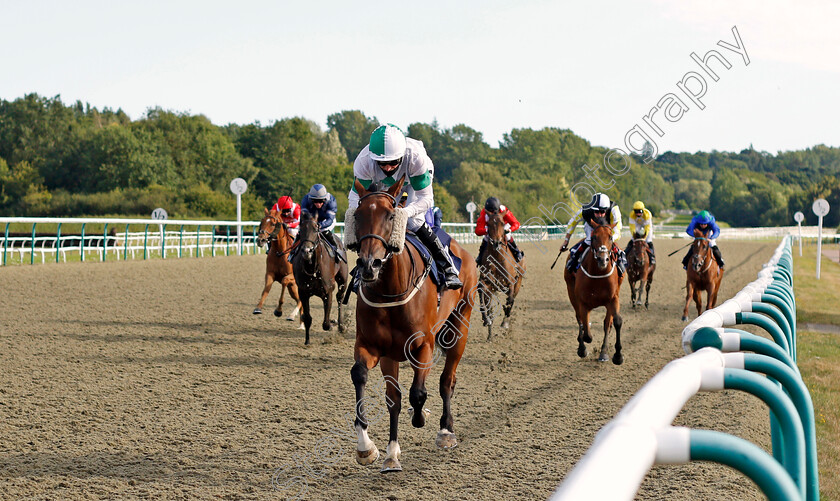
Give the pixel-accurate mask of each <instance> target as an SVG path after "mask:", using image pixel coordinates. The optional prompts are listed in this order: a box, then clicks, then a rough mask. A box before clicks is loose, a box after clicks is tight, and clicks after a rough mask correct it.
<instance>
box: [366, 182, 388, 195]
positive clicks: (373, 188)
mask: <svg viewBox="0 0 840 501" xmlns="http://www.w3.org/2000/svg"><path fill="white" fill-rule="evenodd" d="M366 189H367V191H368V193H374V192H377V191H385V190H387V189H388V187H387V186H385V183H383V182H381V181H374V182H372V183H370V186H368V187H367V188H366Z"/></svg>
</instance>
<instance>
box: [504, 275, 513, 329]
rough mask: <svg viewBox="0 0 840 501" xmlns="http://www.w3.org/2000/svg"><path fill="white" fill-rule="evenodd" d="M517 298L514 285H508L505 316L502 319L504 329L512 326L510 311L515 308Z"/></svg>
mask: <svg viewBox="0 0 840 501" xmlns="http://www.w3.org/2000/svg"><path fill="white" fill-rule="evenodd" d="M515 299H516V294H515V293H514V288H513V286H511V287H508V293H507V300H506V301H505V308H504V310H505V318H504V319H503V320H502V325H501V327H502V329H508V328H510V312H511V310H512V309H513V301H514V300H515Z"/></svg>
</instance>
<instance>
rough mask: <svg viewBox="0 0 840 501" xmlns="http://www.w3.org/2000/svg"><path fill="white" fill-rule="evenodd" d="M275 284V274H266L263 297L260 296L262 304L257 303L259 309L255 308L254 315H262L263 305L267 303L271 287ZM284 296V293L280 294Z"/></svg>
mask: <svg viewBox="0 0 840 501" xmlns="http://www.w3.org/2000/svg"><path fill="white" fill-rule="evenodd" d="M273 283H274V274H273V273H266V274H265V286H264V287H263V291H262V296H260V302H259V303H257V307H256V308H254V315H259V314H261V313H262V308H263V304H264V303H265V298H267V297H268V293H269V292H270V291H271V285H272V284H273ZM280 294H281V295H282V292H281V293H280Z"/></svg>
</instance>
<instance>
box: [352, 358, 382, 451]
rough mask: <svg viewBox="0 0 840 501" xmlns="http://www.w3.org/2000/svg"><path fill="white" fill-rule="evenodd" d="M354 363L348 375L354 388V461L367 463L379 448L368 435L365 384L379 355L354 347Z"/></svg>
mask: <svg viewBox="0 0 840 501" xmlns="http://www.w3.org/2000/svg"><path fill="white" fill-rule="evenodd" d="M355 358H356V363H355V364H353V368H352V369H350V377H351V379H352V380H353V386H354V387H355V389H356V420H355V422H354V423H353V424H354V426H355V428H356V435H357V437H358V443H357V445H356V462H357V463H359V464H361V465H369V464H371V463H373V462H374V461H376V460H377V459H378V458H379V450H377V448H376V445H375V444H374V443H373V440H371V439H370V437H368V431H367V430H368V416H367V414H366V413H365V385H366V384H367V380H368V372H369V371H370V369H371V368H373V367H374V366H375V365H376V363H377V362H378V359H379V357H378V356H376V355H373V354H371V353H369V352H368V351H366V350H365V349H364V348H360V347H357V348H356V356H355Z"/></svg>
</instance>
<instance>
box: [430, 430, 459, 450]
mask: <svg viewBox="0 0 840 501" xmlns="http://www.w3.org/2000/svg"><path fill="white" fill-rule="evenodd" d="M435 445H437V446H438V447H440V448H441V449H445V450H448V449H454V448H455V447H458V438H457V437H456V436H455V434H454V433H452V432H451V431H449V430H440V431H439V432H438V434H437V438H436V439H435Z"/></svg>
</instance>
